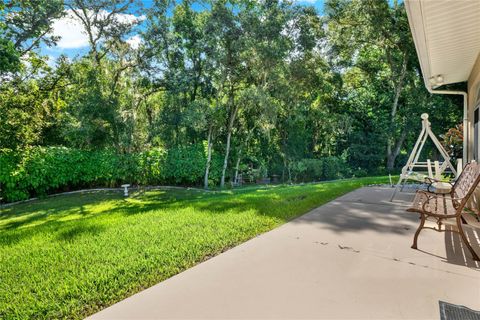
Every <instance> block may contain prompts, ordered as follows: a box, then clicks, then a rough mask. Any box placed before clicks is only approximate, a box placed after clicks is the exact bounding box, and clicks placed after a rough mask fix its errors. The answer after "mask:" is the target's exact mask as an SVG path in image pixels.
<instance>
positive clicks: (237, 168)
mask: <svg viewBox="0 0 480 320" xmlns="http://www.w3.org/2000/svg"><path fill="white" fill-rule="evenodd" d="M241 160H242V150H241V149H240V151H239V152H238V158H237V163H236V164H235V178H234V180H233V181H234V182H235V184H238V170H239V168H240V161H241Z"/></svg>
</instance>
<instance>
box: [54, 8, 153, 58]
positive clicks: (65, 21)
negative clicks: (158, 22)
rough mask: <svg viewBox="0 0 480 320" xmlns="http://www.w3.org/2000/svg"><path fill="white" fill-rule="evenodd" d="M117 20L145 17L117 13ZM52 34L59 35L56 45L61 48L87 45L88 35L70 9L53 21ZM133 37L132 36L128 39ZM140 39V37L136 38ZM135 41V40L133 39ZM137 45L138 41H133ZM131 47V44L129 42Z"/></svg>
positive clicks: (135, 19) (102, 12)
mask: <svg viewBox="0 0 480 320" xmlns="http://www.w3.org/2000/svg"><path fill="white" fill-rule="evenodd" d="M107 14H108V12H107V11H101V12H100V15H107ZM116 19H117V21H119V22H121V23H135V22H140V21H142V20H144V19H145V16H140V17H137V16H135V15H133V14H125V13H119V14H117V15H116ZM94 32H95V30H94ZM52 34H53V35H55V36H59V37H60V40H59V41H58V43H57V47H59V48H62V49H75V48H83V47H87V46H88V36H87V33H86V32H85V30H84V28H83V25H82V23H81V22H80V19H79V18H78V17H77V16H75V15H74V13H73V11H72V10H67V11H66V14H65V16H64V17H62V18H60V19H57V20H55V21H54V23H53V32H52ZM133 38H135V36H134V37H132V38H130V39H133ZM138 40H140V39H138ZM133 41H137V40H133ZM135 43H136V44H137V45H138V44H140V43H139V42H138V43H137V42H135ZM131 45H132V47H133V44H131Z"/></svg>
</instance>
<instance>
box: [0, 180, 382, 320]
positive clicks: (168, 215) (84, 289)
mask: <svg viewBox="0 0 480 320" xmlns="http://www.w3.org/2000/svg"><path fill="white" fill-rule="evenodd" d="M386 181H387V178H385V177H380V178H362V179H351V180H341V181H335V182H325V183H319V184H308V185H302V186H276V187H263V188H251V187H250V188H245V189H238V190H235V191H222V192H210V193H208V192H202V191H195V190H161V191H148V192H145V193H134V194H133V196H132V197H130V198H127V199H124V198H123V197H122V195H121V193H115V192H99V193H90V194H75V195H68V196H58V197H53V198H47V199H44V200H38V201H34V202H30V203H25V204H21V205H16V206H13V207H7V208H4V209H2V210H1V213H0V245H1V247H0V261H1V264H0V318H3V319H9V318H49V319H51V318H82V317H84V316H86V315H89V314H92V313H94V312H96V311H98V310H100V309H102V308H105V307H107V306H109V305H111V304H113V303H115V302H117V301H119V300H121V299H123V298H125V297H128V296H129V295H131V294H133V293H135V292H138V291H140V290H142V289H144V288H147V287H149V286H151V285H153V284H155V283H157V282H159V281H162V280H164V279H167V278H169V277H171V276H173V275H175V274H177V273H179V272H181V271H182V270H185V269H187V268H189V267H191V266H193V265H195V264H197V263H199V262H201V261H202V260H205V259H207V258H208V257H211V256H214V255H216V254H218V253H220V252H222V251H224V250H226V249H228V248H230V247H232V246H234V245H236V244H239V243H241V242H243V241H246V240H248V239H250V238H252V237H254V236H256V235H258V234H260V233H263V232H266V231H268V230H271V229H273V228H275V227H277V226H279V225H281V224H282V223H284V222H286V221H288V220H290V219H292V218H294V217H296V216H298V215H300V214H303V213H306V212H308V211H309V210H310V209H313V208H315V207H317V206H319V205H321V204H324V203H326V202H328V201H330V200H332V199H334V198H336V197H338V196H340V195H342V194H344V193H346V192H349V191H351V190H354V189H356V188H358V187H360V186H362V185H366V184H372V183H382V182H386Z"/></svg>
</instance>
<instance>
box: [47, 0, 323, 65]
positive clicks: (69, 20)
mask: <svg viewBox="0 0 480 320" xmlns="http://www.w3.org/2000/svg"><path fill="white" fill-rule="evenodd" d="M152 3H153V0H143V1H142V4H143V7H144V8H148V7H151V6H152ZM297 3H299V4H303V5H312V6H314V7H315V8H316V9H317V11H318V12H319V13H320V14H321V13H322V12H323V6H324V0H301V1H298V2H297ZM136 9H138V8H132V10H131V11H130V13H131V15H125V16H124V18H125V19H135V17H138V16H136V15H138V13H136V11H137V10H136ZM53 27H54V31H53V33H54V34H55V35H58V36H60V37H61V40H60V41H59V42H58V44H57V45H56V46H53V47H47V46H45V45H43V46H42V47H41V54H42V55H47V56H49V57H50V63H53V62H54V61H55V59H56V58H58V57H59V56H60V55H62V54H64V55H66V56H67V57H69V58H74V57H76V56H81V55H84V54H86V53H87V52H88V43H87V38H86V36H85V35H84V34H83V33H82V31H81V30H82V28H81V26H80V25H79V24H78V22H76V21H75V19H73V17H71V16H67V17H65V18H62V19H60V20H58V21H56V22H55V23H54V26H53ZM129 41H130V42H131V43H132V44H133V45H135V44H137V43H138V41H139V37H138V36H135V35H133V36H132V37H131V38H130V39H129Z"/></svg>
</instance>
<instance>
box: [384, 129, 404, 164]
mask: <svg viewBox="0 0 480 320" xmlns="http://www.w3.org/2000/svg"><path fill="white" fill-rule="evenodd" d="M406 137H407V130H406V128H404V129H403V131H402V134H401V135H400V138H399V139H398V141H397V143H396V145H395V148H394V149H393V151H391V152H390V153H389V154H388V155H387V168H388V170H392V169H393V168H394V166H395V159H397V157H398V155H399V154H400V150H401V148H402V144H403V142H404V141H405V138H406Z"/></svg>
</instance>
